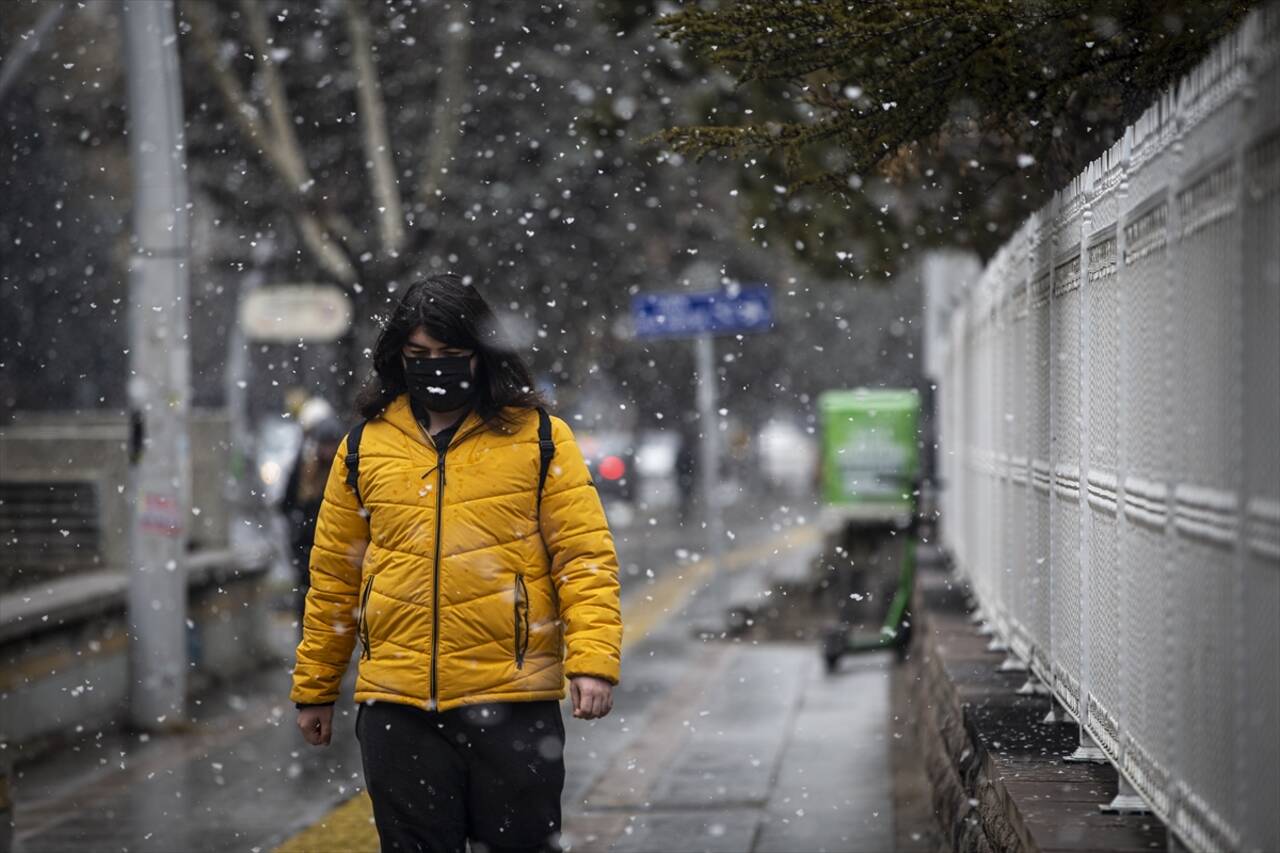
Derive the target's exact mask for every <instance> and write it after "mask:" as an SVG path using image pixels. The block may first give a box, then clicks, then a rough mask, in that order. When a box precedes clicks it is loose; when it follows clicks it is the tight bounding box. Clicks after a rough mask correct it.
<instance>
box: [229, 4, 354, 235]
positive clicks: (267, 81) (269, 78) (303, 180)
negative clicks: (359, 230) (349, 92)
mask: <svg viewBox="0 0 1280 853" xmlns="http://www.w3.org/2000/svg"><path fill="white" fill-rule="evenodd" d="M240 7H241V9H242V10H243V11H244V18H245V21H246V23H247V24H248V28H249V41H250V44H251V45H252V46H253V52H254V54H255V55H256V56H257V59H258V64H259V66H260V67H261V68H262V85H263V88H264V89H265V90H266V108H267V118H268V119H269V120H270V122H271V126H272V128H273V129H274V130H275V138H276V141H277V143H278V145H277V148H278V155H279V157H280V160H281V162H282V163H283V165H284V168H285V169H286V170H287V171H286V172H285V173H284V174H285V178H286V179H287V180H294V181H296V185H297V187H298V189H299V191H301V192H303V193H305V194H308V195H309V194H310V193H311V190H312V188H313V187H314V186H315V180H314V179H313V178H312V177H311V171H310V169H308V168H307V158H306V155H305V154H304V153H303V149H302V143H300V142H299V141H298V135H297V134H296V133H295V132H294V130H293V127H294V125H293V111H292V110H290V109H289V96H288V95H287V94H286V93H285V88H284V80H283V79H282V78H281V76H280V71H279V68H278V66H277V65H276V62H275V59H274V58H273V57H272V55H271V34H270V32H269V31H268V29H267V15H266V11H265V9H264V8H263V4H262V3H261V2H260V1H259V0H240ZM319 213H320V216H321V218H322V219H323V220H324V224H325V227H326V228H328V229H329V230H330V231H332V232H333V233H334V234H337V235H338V237H339V238H341V239H342V241H343V242H344V243H345V244H347V245H348V246H353V245H354V242H355V240H356V231H355V228H353V227H352V225H351V223H350V222H348V221H347V219H346V217H344V216H343V215H342V214H340V213H339V212H337V211H335V210H333V209H331V208H328V207H326V208H323V209H321V210H320V211H319Z"/></svg>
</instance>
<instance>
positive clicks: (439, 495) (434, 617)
mask: <svg viewBox="0 0 1280 853" xmlns="http://www.w3.org/2000/svg"><path fill="white" fill-rule="evenodd" d="M431 443H432V444H435V439H434V438H433V439H432V440H431ZM436 452H437V453H438V454H439V457H440V458H439V460H438V461H437V463H436V545H435V559H434V560H433V561H432V565H431V696H430V699H429V701H428V703H427V704H428V705H429V706H430V708H431V709H432V710H435V708H436V707H437V705H438V703H437V701H436V689H437V681H436V655H437V652H438V649H439V646H440V527H441V520H442V519H441V516H442V515H443V514H444V484H445V476H444V458H445V456H446V455H447V454H448V452H449V448H448V447H445V448H444V449H443V450H440V449H439V448H437V449H436Z"/></svg>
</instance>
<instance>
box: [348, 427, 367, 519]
mask: <svg viewBox="0 0 1280 853" xmlns="http://www.w3.org/2000/svg"><path fill="white" fill-rule="evenodd" d="M367 423H368V421H361V422H360V423H358V424H356V425H355V426H354V427H352V428H351V432H349V433H347V485H348V486H350V487H351V491H352V492H354V493H355V496H356V503H358V504H360V510H361V512H365V509H364V499H363V498H361V497H360V436H361V435H363V434H364V425H365V424H367ZM366 514H367V512H366Z"/></svg>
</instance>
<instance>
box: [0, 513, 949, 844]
mask: <svg viewBox="0 0 1280 853" xmlns="http://www.w3.org/2000/svg"><path fill="white" fill-rule="evenodd" d="M813 536H814V531H813V530H812V528H809V527H806V526H803V525H800V526H787V527H781V528H779V529H775V530H771V529H770V527H769V526H768V525H767V524H761V525H757V529H756V530H755V531H754V532H753V533H751V534H749V535H743V536H742V537H741V538H740V539H739V540H738V541H740V542H742V543H743V545H742V547H740V548H738V549H737V550H735V551H733V552H730V553H729V554H727V555H726V557H725V559H724V561H723V563H722V565H721V567H720V568H719V570H715V569H714V568H713V567H711V566H710V565H709V564H707V563H705V562H701V563H688V562H687V561H685V560H679V561H677V562H675V563H674V564H669V565H667V566H665V567H663V568H662V569H661V570H659V571H657V572H655V573H654V577H653V578H648V577H647V573H646V572H639V573H638V574H639V577H640V578H644V580H642V581H639V582H637V581H635V580H631V581H628V580H624V587H629V589H626V592H625V593H624V610H625V613H626V620H627V629H628V642H627V646H626V648H625V650H624V672H625V679H624V683H623V686H622V687H621V688H620V689H619V691H618V694H617V697H616V701H615V709H614V713H613V714H611V715H610V716H609V717H608V718H606V719H605V720H600V721H595V722H590V723H588V722H581V721H576V720H572V719H567V720H566V728H567V730H568V743H567V746H566V763H567V769H568V780H569V781H568V784H567V787H566V791H565V797H564V804H565V827H564V829H565V838H564V842H565V844H566V846H568V847H569V848H570V849H572V850H573V851H596V850H600V851H603V850H613V851H619V853H625V851H650V850H662V851H665V853H677V851H684V850H689V851H694V850H697V851H702V850H707V851H748V850H758V851H783V850H786V851H828V850H829V851H837V850H840V851H855V850H877V851H880V850H892V849H895V844H896V846H897V847H898V848H899V849H902V848H903V847H904V845H903V844H902V839H903V838H904V837H905V836H904V834H903V831H902V826H901V820H900V819H899V820H897V824H898V825H897V826H896V827H895V818H901V816H900V815H895V814H894V798H893V793H894V773H893V768H892V758H891V756H892V754H893V746H894V744H895V742H896V739H897V738H898V737H901V736H902V735H903V734H904V732H903V731H900V730H898V729H904V728H905V727H906V723H905V722H901V721H899V722H897V723H894V722H892V720H893V716H892V713H891V709H890V690H891V684H890V682H891V678H890V673H891V665H890V660H889V658H888V657H887V656H873V657H866V658H860V659H855V660H851V661H849V663H848V666H847V667H846V671H845V672H844V673H843V674H841V675H840V676H837V677H835V678H827V677H825V676H824V675H823V673H822V672H821V662H820V659H819V656H818V653H817V651H816V649H815V648H813V646H812V645H809V644H805V645H798V644H755V643H748V642H736V643H735V642H725V641H722V640H704V639H698V638H696V637H694V636H693V633H692V632H691V630H690V626H691V625H706V624H710V623H712V622H714V621H715V620H717V619H718V618H719V617H720V615H721V614H722V612H723V607H724V606H725V604H726V603H727V601H728V594H729V590H730V589H731V588H732V589H734V590H741V589H743V588H746V587H749V586H750V585H751V584H752V583H758V582H761V581H760V580H759V579H760V578H762V577H763V576H765V575H766V574H767V573H769V572H770V571H771V569H772V567H775V566H776V565H777V564H778V562H779V561H783V560H786V559H799V558H802V555H803V553H804V547H805V546H806V543H810V544H811V543H812V541H813ZM667 545H670V543H669V542H668V543H666V545H664V546H663V547H664V548H665V547H666V546H667ZM638 553H639V551H638V550H632V551H631V554H632V555H635V554H638ZM668 553H670V551H668ZM643 558H644V559H645V560H652V559H653V554H645V555H643ZM623 561H624V565H625V564H627V563H628V554H627V547H626V545H625V544H624V545H623ZM753 578H755V580H753ZM287 684H288V678H287V674H286V673H284V672H283V671H282V670H281V669H280V668H275V669H273V670H272V671H270V672H266V673H263V674H262V675H261V676H259V677H257V678H255V679H251V680H247V681H246V682H245V683H244V684H242V685H238V689H236V690H232V691H226V692H223V693H220V694H218V695H217V696H212V697H207V698H206V699H205V700H203V702H202V703H201V704H200V705H198V706H196V708H195V718H196V719H195V721H194V725H193V728H192V730H191V731H190V732H188V733H186V734H181V735H166V736H164V737H153V738H149V739H146V738H139V737H138V736H133V737H127V736H116V735H112V736H104V737H100V738H93V739H90V740H88V741H86V742H85V743H83V744H81V745H80V746H79V747H78V749H77V750H75V751H74V752H68V753H67V754H63V755H60V756H57V757H56V758H55V759H54V760H52V761H49V762H46V763H43V764H42V765H40V766H37V767H32V768H24V769H23V770H22V773H21V775H20V776H19V778H18V779H17V780H16V781H17V785H16V786H15V788H16V793H17V802H16V809H15V815H16V818H17V822H18V826H17V833H16V842H17V848H16V849H17V850H18V851H20V853H35V851H54V850H57V851H65V850H85V849H93V850H106V849H113V850H131V851H132V850H157V851H177V850H183V851H186V850H192V851H194V850H247V851H267V850H277V849H278V850H282V851H304V850H305V851H330V850H332V851H338V850H342V851H358V850H376V849H377V841H376V834H375V831H374V828H373V826H372V823H371V821H370V811H369V807H368V800H367V797H366V796H365V795H364V794H363V793H361V792H360V791H361V787H362V784H363V780H362V774H361V772H360V761H359V753H358V746H357V744H356V741H355V737H354V734H353V732H352V724H353V720H354V714H353V713H352V712H351V710H350V705H349V703H345V704H340V706H339V707H340V709H343V708H344V707H345V710H340V719H339V720H338V721H337V724H336V727H335V737H334V744H333V746H331V747H330V748H329V749H327V750H314V749H309V748H307V747H305V746H304V745H303V744H302V743H301V741H300V740H299V739H298V735H297V733H296V731H295V730H294V727H293V709H292V707H291V706H288V705H287V703H284V702H282V701H281V697H282V691H283V690H284V689H286V688H287ZM915 834H916V835H917V836H927V835H929V834H930V833H929V830H928V828H927V827H922V828H921V831H920V832H918V833H915ZM905 846H908V847H910V846H912V845H905ZM915 849H921V848H918V847H917V848H915Z"/></svg>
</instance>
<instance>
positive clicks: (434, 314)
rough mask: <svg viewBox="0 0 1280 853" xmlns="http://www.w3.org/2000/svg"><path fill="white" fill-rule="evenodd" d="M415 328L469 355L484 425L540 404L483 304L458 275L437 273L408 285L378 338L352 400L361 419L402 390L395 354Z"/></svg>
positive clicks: (520, 361) (502, 421) (493, 424)
mask: <svg viewBox="0 0 1280 853" xmlns="http://www.w3.org/2000/svg"><path fill="white" fill-rule="evenodd" d="M419 326H421V327H423V328H424V329H425V330H426V332H427V334H429V335H431V337H433V338H435V339H436V340H438V341H441V342H442V343H446V344H448V345H449V346H454V347H458V348H459V349H469V350H474V351H475V354H476V356H477V357H478V364H477V365H476V385H477V386H478V391H479V395H478V397H477V398H476V403H475V409H476V413H477V414H478V415H479V416H480V418H481V419H482V420H483V421H484V422H485V423H486V424H488V425H489V426H491V427H496V426H500V425H503V424H505V423H506V422H507V418H508V417H509V413H507V412H504V409H506V408H507V407H515V408H526V409H531V408H533V407H535V406H540V405H543V402H542V399H541V397H540V396H539V395H538V392H537V391H536V390H534V387H533V374H532V373H531V372H530V371H529V367H528V365H526V364H525V362H524V359H522V358H521V357H520V356H519V354H517V353H516V352H515V350H513V349H512V348H511V346H510V345H509V344H508V343H507V340H506V338H505V337H504V336H503V334H502V330H501V328H500V327H499V325H498V318H497V317H495V316H494V314H493V309H492V308H490V307H489V303H488V302H485V301H484V297H483V296H481V295H480V293H479V292H478V291H477V290H476V289H475V288H474V287H472V286H471V285H469V284H466V283H465V282H463V280H462V278H461V277H459V276H457V275H454V274H453V273H442V274H440V275H433V276H429V277H428V278H425V279H423V280H421V281H418V282H415V283H413V284H412V285H410V286H409V288H408V289H407V290H405V292H404V295H403V296H401V297H400V301H399V303H397V304H396V307H395V309H394V310H393V311H392V312H391V317H390V318H389V319H388V320H387V323H386V325H385V326H384V327H383V329H382V333H381V334H380V335H378V342H377V344H375V345H374V348H373V376H371V377H370V378H369V381H368V382H367V383H365V386H364V388H363V389H362V390H361V391H360V394H359V396H357V397H356V409H357V410H358V411H359V413H360V415H361V417H364V418H375V417H377V416H378V415H379V414H381V413H382V411H383V410H384V409H386V407H387V406H388V405H389V404H390V403H391V401H392V400H394V399H395V398H396V397H399V396H400V395H401V394H403V393H405V392H406V391H407V390H408V385H407V384H406V383H405V378H404V363H403V362H402V361H401V360H400V356H401V350H403V349H404V345H405V342H406V341H407V340H408V339H409V336H410V335H412V334H413V330H414V329H416V328H418V327H419Z"/></svg>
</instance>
